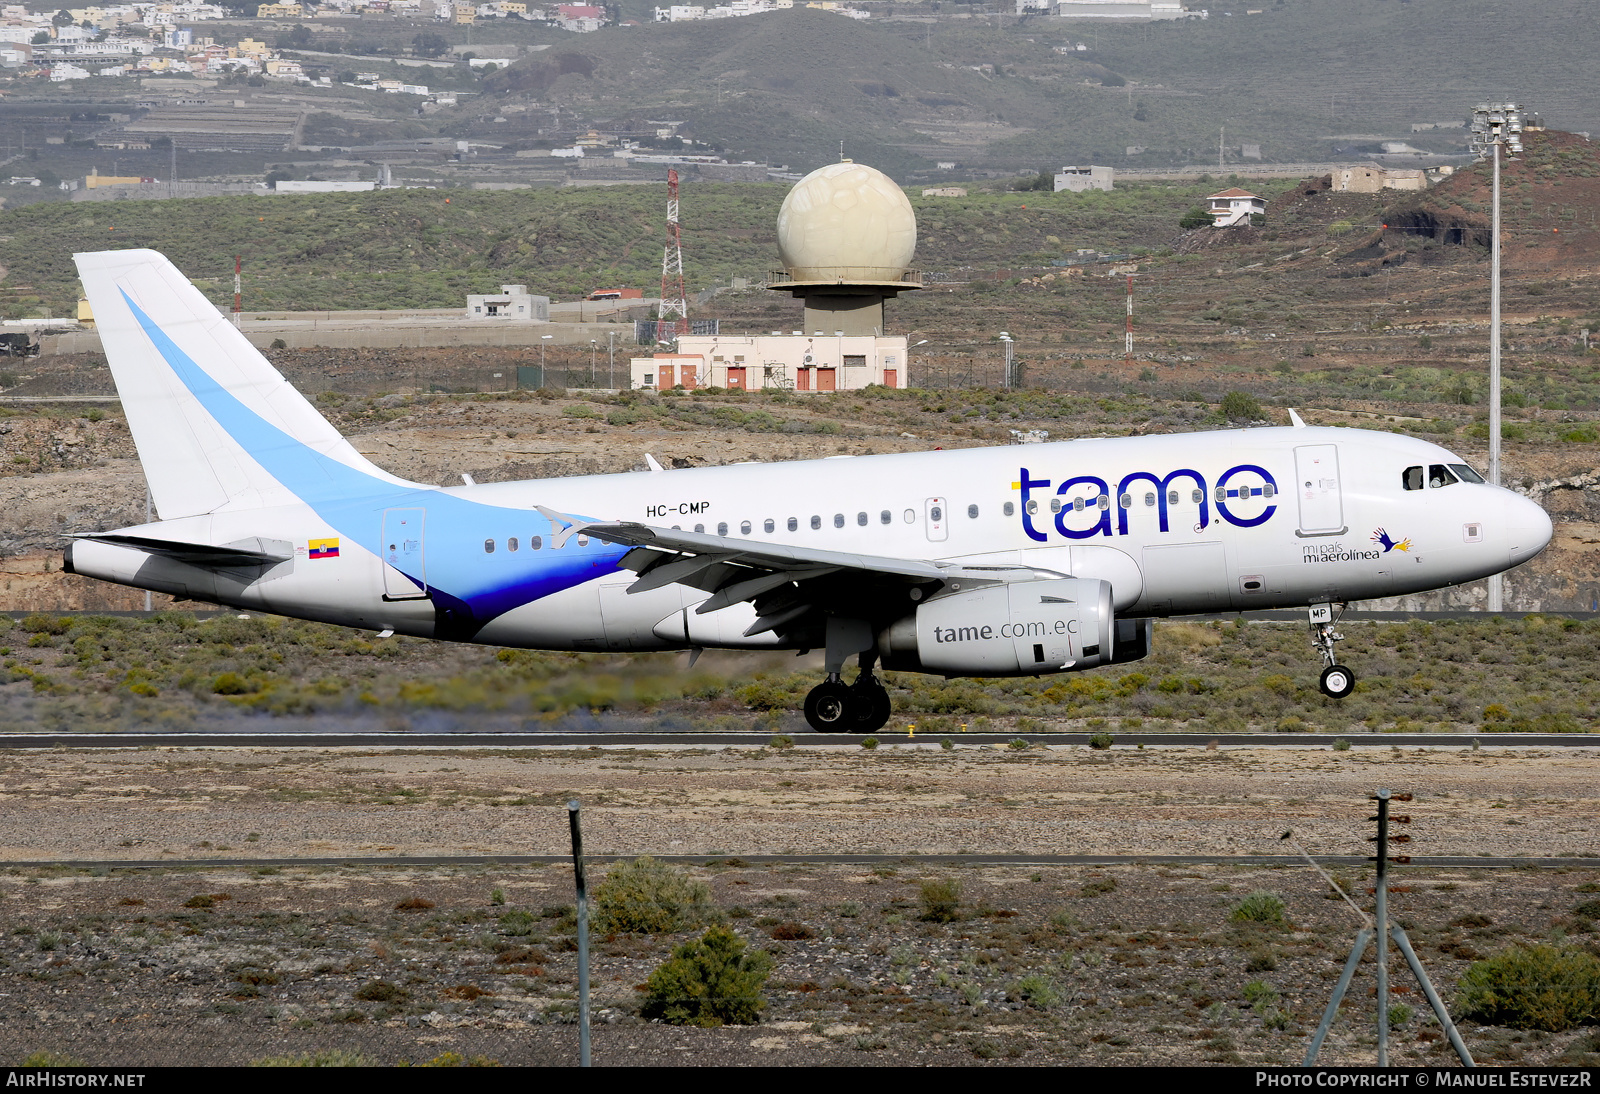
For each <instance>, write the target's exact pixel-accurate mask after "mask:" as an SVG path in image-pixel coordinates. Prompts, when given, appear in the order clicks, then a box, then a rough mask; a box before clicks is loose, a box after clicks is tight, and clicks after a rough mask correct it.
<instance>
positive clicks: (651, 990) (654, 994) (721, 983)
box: [641, 927, 772, 1027]
mask: <svg viewBox="0 0 1600 1094" xmlns="http://www.w3.org/2000/svg"><path fill="white" fill-rule="evenodd" d="M771 971H772V957H771V955H770V954H768V953H767V952H766V951H765V950H750V951H746V949H745V943H744V939H742V938H740V937H739V936H738V935H736V934H734V933H733V932H732V931H730V930H728V928H726V927H712V928H711V929H710V930H708V931H706V933H705V934H704V935H702V936H701V937H699V938H697V939H694V940H692V941H689V942H685V943H683V944H682V945H680V946H678V947H676V948H675V949H674V950H673V951H672V956H671V957H669V958H668V959H667V960H666V961H663V962H662V963H661V964H660V965H659V966H657V967H656V970H655V971H654V972H652V973H651V974H650V979H649V980H648V981H646V982H645V989H644V1005H643V1006H642V1008H641V1014H642V1015H643V1017H645V1018H647V1019H650V1018H659V1019H661V1020H662V1021H663V1022H670V1023H672V1024H673V1025H679V1026H706V1027H712V1026H720V1025H724V1024H728V1025H749V1024H751V1023H753V1022H756V1021H757V1020H759V1019H760V1017H761V1010H762V1008H763V1007H765V1006H766V1000H765V999H763V998H762V997H761V989H762V987H763V986H764V985H765V984H766V982H767V975H768V974H769V973H770V972H771Z"/></svg>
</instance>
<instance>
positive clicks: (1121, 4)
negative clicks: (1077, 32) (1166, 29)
mask: <svg viewBox="0 0 1600 1094" xmlns="http://www.w3.org/2000/svg"><path fill="white" fill-rule="evenodd" d="M1056 14H1057V15H1059V16H1061V17H1062V18H1063V19H1182V18H1184V17H1185V16H1194V15H1199V17H1200V18H1202V19H1203V18H1205V16H1204V15H1203V14H1202V13H1199V12H1187V11H1184V10H1183V5H1182V4H1181V3H1178V2H1176V0H1056Z"/></svg>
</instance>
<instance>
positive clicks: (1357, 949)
mask: <svg viewBox="0 0 1600 1094" xmlns="http://www.w3.org/2000/svg"><path fill="white" fill-rule="evenodd" d="M1367 798H1368V800H1370V801H1374V802H1376V803H1377V805H1378V812H1377V815H1376V816H1373V817H1368V818H1367V819H1368V820H1369V821H1376V822H1377V824H1378V831H1377V834H1376V835H1374V836H1369V837H1367V838H1368V839H1369V840H1370V841H1371V842H1372V843H1375V844H1376V845H1377V852H1378V853H1377V855H1375V856H1374V859H1373V861H1374V862H1375V863H1376V866H1377V870H1376V884H1375V885H1374V887H1373V896H1374V898H1375V906H1374V909H1373V911H1374V917H1369V916H1368V915H1367V914H1366V913H1365V912H1363V911H1362V910H1361V909H1360V907H1359V906H1357V905H1356V903H1355V902H1354V901H1353V900H1351V899H1350V894H1348V893H1346V892H1345V891H1344V889H1342V888H1340V886H1339V884H1338V882H1336V881H1334V879H1333V878H1331V877H1329V876H1328V873H1327V872H1326V871H1325V870H1323V869H1322V867H1321V866H1318V865H1317V863H1316V861H1315V860H1314V859H1312V858H1311V856H1310V855H1308V854H1306V853H1305V850H1304V848H1302V849H1301V852H1300V853H1301V854H1302V855H1305V858H1306V861H1307V862H1310V863H1311V865H1312V867H1313V868H1314V869H1316V871H1317V872H1318V873H1320V874H1322V876H1323V878H1324V879H1326V880H1327V882H1328V884H1330V885H1332V886H1333V887H1334V888H1335V889H1337V890H1338V892H1339V895H1340V896H1342V897H1343V898H1344V900H1345V903H1347V904H1349V905H1350V907H1351V908H1352V909H1354V910H1355V912H1356V914H1357V915H1359V916H1360V917H1361V919H1362V922H1363V923H1364V924H1365V926H1363V927H1362V928H1361V930H1360V931H1358V932H1356V942H1355V945H1354V946H1353V947H1351V950H1350V958H1349V960H1347V961H1346V962H1345V966H1344V972H1343V973H1342V974H1341V975H1340V977H1339V982H1338V983H1337V984H1336V985H1335V986H1334V989H1333V997H1332V998H1331V999H1329V1000H1328V1008H1327V1009H1326V1010H1325V1011H1323V1013H1322V1022H1321V1023H1320V1024H1319V1025H1318V1026H1317V1032H1316V1033H1315V1034H1314V1035H1313V1036H1312V1038H1311V1044H1310V1045H1308V1046H1307V1047H1306V1055H1305V1059H1304V1060H1303V1061H1302V1065H1303V1066H1305V1067H1311V1066H1312V1065H1313V1064H1315V1063H1316V1062H1317V1053H1318V1052H1319V1051H1320V1050H1321V1048H1322V1042H1323V1040H1324V1039H1325V1038H1326V1037H1327V1036H1328V1031H1329V1029H1331V1028H1332V1027H1333V1020H1334V1019H1335V1018H1337V1017H1338V1015H1339V1006H1340V1004H1341V1003H1343V1002H1344V997H1345V992H1347V991H1349V989H1350V981H1351V979H1352V978H1353V977H1354V976H1355V972H1356V969H1357V967H1359V965H1360V964H1361V958H1362V957H1363V955H1365V953H1366V951H1367V947H1368V946H1370V945H1372V943H1373V942H1376V943H1377V969H1376V973H1377V981H1378V984H1377V1003H1378V1007H1377V1009H1378V1015H1377V1018H1378V1066H1379V1067H1388V1066H1389V942H1390V941H1391V940H1393V942H1394V944H1395V946H1396V947H1397V948H1398V949H1399V950H1400V952H1401V953H1402V954H1403V955H1404V956H1405V959H1406V964H1407V965H1408V966H1409V967H1410V969H1411V975H1412V976H1414V977H1416V980H1417V986H1418V987H1420V988H1421V989H1422V994H1423V996H1424V997H1425V998H1426V999H1427V1000H1428V1005H1429V1006H1430V1007H1432V1008H1433V1016H1434V1017H1435V1018H1437V1019H1438V1021H1439V1027H1440V1028H1441V1029H1443V1030H1444V1032H1445V1036H1446V1037H1447V1038H1448V1039H1449V1041H1450V1047H1451V1048H1453V1049H1455V1051H1456V1057H1457V1058H1458V1059H1459V1060H1460V1061H1461V1063H1462V1065H1463V1066H1465V1067H1476V1066H1477V1065H1476V1064H1475V1063H1474V1062H1473V1059H1472V1054H1471V1053H1470V1052H1468V1051H1467V1046H1466V1044H1465V1043H1464V1042H1463V1041H1462V1040H1461V1034H1460V1032H1459V1031H1457V1029H1456V1026H1455V1023H1454V1022H1453V1021H1451V1019H1450V1013H1449V1011H1448V1010H1446V1009H1445V1005H1444V1000H1443V999H1441V998H1440V997H1439V993H1438V991H1437V990H1436V989H1435V988H1434V986H1433V981H1432V980H1430V979H1429V978H1428V973H1427V970H1426V969H1424V968H1423V967H1422V961H1421V959H1420V958H1418V957H1417V951H1416V950H1415V949H1414V948H1412V945H1411V939H1410V938H1409V937H1408V936H1407V935H1406V932H1405V928H1404V927H1401V926H1400V925H1399V924H1398V923H1395V924H1391V923H1390V922H1389V863H1390V862H1394V863H1396V864H1398V865H1401V866H1403V865H1405V864H1407V863H1409V862H1410V861H1411V856H1410V855H1394V856H1392V857H1391V856H1390V854H1389V844H1391V843H1410V842H1411V837H1410V836H1408V835H1404V834H1401V835H1393V836H1391V835H1390V834H1389V825H1390V824H1391V823H1394V824H1410V823H1411V818H1410V817H1409V816H1406V815H1391V814H1390V813H1389V803H1390V802H1408V801H1410V800H1411V795H1410V794H1396V793H1393V792H1391V791H1388V790H1379V791H1377V792H1376V793H1372V794H1368V795H1367ZM1293 835H1294V833H1293V832H1285V833H1284V834H1283V838H1284V839H1288V838H1290V837H1291V836H1293ZM1374 918H1375V919H1376V922H1374Z"/></svg>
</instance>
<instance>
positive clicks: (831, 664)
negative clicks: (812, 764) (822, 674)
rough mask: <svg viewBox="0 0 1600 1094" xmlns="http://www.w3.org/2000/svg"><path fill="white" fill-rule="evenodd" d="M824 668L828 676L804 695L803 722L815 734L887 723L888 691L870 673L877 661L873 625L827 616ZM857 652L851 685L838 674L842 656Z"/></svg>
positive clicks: (860, 730) (866, 730)
mask: <svg viewBox="0 0 1600 1094" xmlns="http://www.w3.org/2000/svg"><path fill="white" fill-rule="evenodd" d="M827 636H828V637H827V643H828V644H827V649H826V652H825V655H824V657H823V667H824V668H825V669H826V670H827V673H828V678H827V679H826V680H824V681H822V683H820V684H818V685H817V686H816V687H814V688H812V689H811V693H810V694H809V695H807V696H806V721H807V722H809V723H810V724H811V728H812V729H814V730H816V731H817V732H818V733H871V732H873V731H875V730H879V729H882V728H883V727H884V726H886V725H888V724H889V714H890V712H891V709H892V708H891V706H890V703H889V691H888V689H887V688H885V687H884V686H883V685H882V684H881V683H879V682H878V678H877V677H876V676H874V675H873V674H872V666H873V665H875V664H877V663H878V651H877V650H876V649H875V648H874V643H873V637H872V628H871V627H870V626H868V625H867V623H866V621H865V620H860V619H846V618H840V617H838V616H829V617H828V630H827ZM852 653H854V654H857V655H858V657H857V663H858V664H860V666H861V671H860V673H858V674H857V675H856V681H855V683H853V684H846V683H845V682H844V677H843V676H842V675H841V674H842V672H843V670H844V662H845V659H846V658H848V657H849V656H850V655H851V654H852Z"/></svg>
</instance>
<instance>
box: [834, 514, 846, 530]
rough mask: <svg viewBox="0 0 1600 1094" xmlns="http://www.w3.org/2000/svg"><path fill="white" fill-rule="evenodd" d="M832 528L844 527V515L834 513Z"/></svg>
mask: <svg viewBox="0 0 1600 1094" xmlns="http://www.w3.org/2000/svg"><path fill="white" fill-rule="evenodd" d="M833 526H834V527H835V528H843V527H844V514H843V513H835V514H833Z"/></svg>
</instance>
